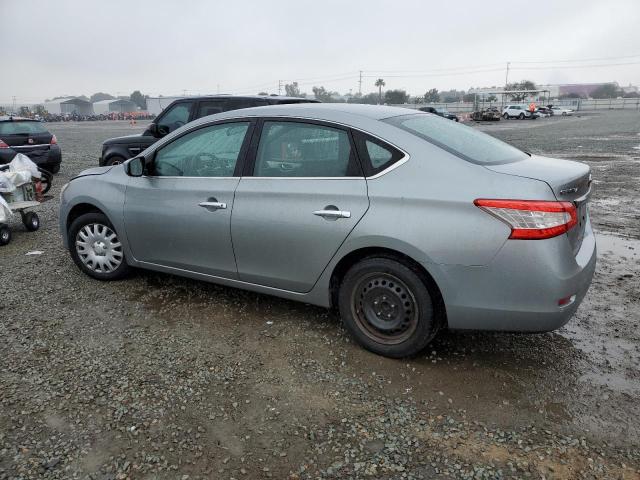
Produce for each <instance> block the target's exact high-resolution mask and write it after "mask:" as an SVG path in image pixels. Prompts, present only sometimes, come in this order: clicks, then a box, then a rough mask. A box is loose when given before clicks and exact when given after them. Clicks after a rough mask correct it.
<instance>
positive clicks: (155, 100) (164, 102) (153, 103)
mask: <svg viewBox="0 0 640 480" xmlns="http://www.w3.org/2000/svg"><path fill="white" fill-rule="evenodd" d="M181 98H185V97H147V112H149V114H150V115H159V114H160V112H162V110H164V109H165V108H167V106H168V105H169V104H170V103H171V102H173V101H174V100H179V99H181Z"/></svg>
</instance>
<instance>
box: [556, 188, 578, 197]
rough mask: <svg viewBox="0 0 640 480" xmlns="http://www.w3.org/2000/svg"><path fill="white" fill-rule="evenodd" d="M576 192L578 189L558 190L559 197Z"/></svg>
mask: <svg viewBox="0 0 640 480" xmlns="http://www.w3.org/2000/svg"><path fill="white" fill-rule="evenodd" d="M577 191H578V187H572V188H565V189H564V190H560V195H568V194H569V193H576V192H577Z"/></svg>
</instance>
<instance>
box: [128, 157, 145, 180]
mask: <svg viewBox="0 0 640 480" xmlns="http://www.w3.org/2000/svg"><path fill="white" fill-rule="evenodd" d="M146 166H147V160H146V158H144V157H135V158H132V159H131V160H129V161H128V162H127V175H129V176H130V177H141V176H142V175H144V171H145V168H146Z"/></svg>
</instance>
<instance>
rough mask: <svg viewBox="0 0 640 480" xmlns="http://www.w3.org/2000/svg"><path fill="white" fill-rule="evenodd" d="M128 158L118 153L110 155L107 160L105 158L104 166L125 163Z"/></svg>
mask: <svg viewBox="0 0 640 480" xmlns="http://www.w3.org/2000/svg"><path fill="white" fill-rule="evenodd" d="M125 161H126V160H125V159H124V158H122V157H120V156H118V155H114V156H113V157H109V158H108V159H107V160H105V162H104V166H105V167H111V166H112V165H120V164H121V163H124V162H125Z"/></svg>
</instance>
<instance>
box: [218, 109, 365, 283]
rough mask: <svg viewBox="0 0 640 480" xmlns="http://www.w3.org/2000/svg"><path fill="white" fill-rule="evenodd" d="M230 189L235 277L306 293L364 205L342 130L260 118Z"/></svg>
mask: <svg viewBox="0 0 640 480" xmlns="http://www.w3.org/2000/svg"><path fill="white" fill-rule="evenodd" d="M260 129H261V133H260V135H259V137H258V135H254V141H253V142H252V147H251V153H250V158H251V160H250V161H248V163H247V165H248V169H247V170H246V171H245V173H246V175H245V176H243V177H242V179H241V180H240V184H239V185H238V188H237V190H236V196H235V202H234V207H233V218H232V221H231V235H232V239H233V247H234V251H235V254H236V262H237V265H238V276H239V279H240V280H242V281H245V282H250V283H255V284H259V285H265V286H269V287H274V288H280V289H285V290H290V291H295V292H307V291H309V290H311V288H313V285H314V284H315V282H316V281H317V279H318V278H319V277H320V275H321V274H322V271H323V270H324V268H325V267H326V266H327V264H328V263H329V261H330V260H331V258H332V257H333V255H334V254H335V253H336V251H337V250H338V248H339V247H340V245H341V244H342V243H343V242H344V241H345V239H346V238H347V236H348V235H349V233H350V232H351V231H352V230H353V228H354V227H355V225H356V224H357V223H358V222H359V221H360V219H361V218H362V216H363V215H364V214H365V212H366V211H367V208H368V207H369V199H368V196H367V183H366V180H365V178H364V176H363V173H362V169H361V167H360V164H359V162H358V159H357V155H356V152H355V148H354V146H353V141H352V139H351V134H350V133H349V131H348V130H346V129H342V128H340V127H338V126H335V125H331V124H326V123H322V122H310V121H303V120H295V121H294V120H291V121H289V120H283V119H273V120H270V119H267V120H264V121H263V122H261V125H260Z"/></svg>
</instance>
